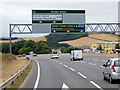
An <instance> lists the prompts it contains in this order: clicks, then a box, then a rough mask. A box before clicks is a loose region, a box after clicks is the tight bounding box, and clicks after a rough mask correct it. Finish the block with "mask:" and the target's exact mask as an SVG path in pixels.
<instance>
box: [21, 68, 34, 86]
mask: <svg viewBox="0 0 120 90" xmlns="http://www.w3.org/2000/svg"><path fill="white" fill-rule="evenodd" d="M32 71H33V67H32V69H31V70H30V73H29V74H28V76H27V78H26V79H25V81H24V82H23V83H22V85H21V86H20V87H19V88H23V85H24V84H25V83H26V81H27V80H28V78H30V75H31V73H32Z"/></svg>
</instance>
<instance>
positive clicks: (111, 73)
mask: <svg viewBox="0 0 120 90" xmlns="http://www.w3.org/2000/svg"><path fill="white" fill-rule="evenodd" d="M103 66H104V67H105V68H104V71H103V77H104V80H106V79H108V80H109V81H110V83H113V82H114V80H120V58H110V59H109V60H108V61H107V62H106V64H103Z"/></svg>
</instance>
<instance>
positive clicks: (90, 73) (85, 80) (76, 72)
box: [21, 55, 120, 90]
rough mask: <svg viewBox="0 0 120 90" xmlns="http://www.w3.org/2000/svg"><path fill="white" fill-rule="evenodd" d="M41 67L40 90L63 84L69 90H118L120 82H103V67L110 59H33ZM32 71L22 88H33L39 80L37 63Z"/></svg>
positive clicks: (64, 56)
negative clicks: (72, 89)
mask: <svg viewBox="0 0 120 90" xmlns="http://www.w3.org/2000/svg"><path fill="white" fill-rule="evenodd" d="M31 59H33V61H34V60H36V61H38V63H39V65H40V78H39V83H38V86H37V87H38V88H49V89H50V88H51V89H52V88H57V89H58V88H59V89H61V88H62V86H63V84H65V85H66V86H68V87H69V88H79V89H81V90H83V89H84V90H85V89H92V90H94V89H95V90H99V89H100V90H103V89H104V90H108V88H109V89H110V90H118V89H117V88H118V86H119V84H120V82H116V83H114V84H110V83H109V82H108V81H105V80H103V74H102V72H103V70H104V67H102V65H103V64H104V63H105V62H106V61H107V60H108V59H109V58H105V57H93V56H84V60H83V61H70V55H61V56H60V57H59V59H51V56H50V55H40V56H37V57H33V58H32V57H31ZM34 63H35V65H34V67H33V69H32V72H31V74H30V75H29V76H28V78H27V79H26V81H25V82H24V84H23V85H22V87H21V88H32V87H34V86H35V82H36V78H37V70H38V67H37V63H36V62H35V61H34ZM79 89H78V90H79Z"/></svg>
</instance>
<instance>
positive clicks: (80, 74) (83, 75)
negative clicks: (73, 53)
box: [77, 72, 87, 78]
mask: <svg viewBox="0 0 120 90" xmlns="http://www.w3.org/2000/svg"><path fill="white" fill-rule="evenodd" d="M77 74H79V75H80V76H82V77H83V78H87V77H86V76H85V75H83V74H82V73H80V72H77Z"/></svg>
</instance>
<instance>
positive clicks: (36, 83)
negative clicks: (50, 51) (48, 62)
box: [34, 59, 40, 90]
mask: <svg viewBox="0 0 120 90" xmlns="http://www.w3.org/2000/svg"><path fill="white" fill-rule="evenodd" d="M34 61H36V63H37V67H38V72H37V79H36V82H35V85H34V90H36V89H37V87H38V83H39V80H40V65H39V63H38V61H37V60H35V59H34Z"/></svg>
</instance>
